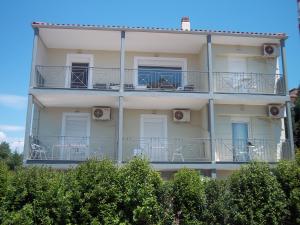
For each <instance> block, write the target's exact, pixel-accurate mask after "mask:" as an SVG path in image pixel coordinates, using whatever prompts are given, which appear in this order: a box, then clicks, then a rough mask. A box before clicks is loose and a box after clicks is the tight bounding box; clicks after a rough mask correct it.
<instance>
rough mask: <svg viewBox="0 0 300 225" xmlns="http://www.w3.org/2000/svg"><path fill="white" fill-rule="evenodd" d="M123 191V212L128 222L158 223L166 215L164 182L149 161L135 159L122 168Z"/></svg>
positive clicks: (120, 178)
mask: <svg viewBox="0 0 300 225" xmlns="http://www.w3.org/2000/svg"><path fill="white" fill-rule="evenodd" d="M119 181H120V185H121V192H122V202H121V206H120V208H121V213H122V216H123V218H124V221H125V222H126V223H130V224H158V223H159V221H160V220H161V218H163V217H164V212H163V207H162V204H161V203H160V202H159V199H161V198H163V194H162V190H163V182H162V179H161V178H160V176H159V174H158V173H157V172H156V171H154V170H153V169H152V168H151V167H150V166H149V163H148V162H146V161H145V160H142V159H140V158H136V159H133V160H132V161H131V162H129V163H128V164H126V165H125V166H124V167H122V168H121V169H120V174H119Z"/></svg>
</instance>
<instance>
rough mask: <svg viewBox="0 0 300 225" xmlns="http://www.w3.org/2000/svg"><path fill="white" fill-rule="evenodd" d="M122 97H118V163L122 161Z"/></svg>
mask: <svg viewBox="0 0 300 225" xmlns="http://www.w3.org/2000/svg"><path fill="white" fill-rule="evenodd" d="M123 101H124V99H123V96H120V97H119V119H118V163H119V164H121V163H122V161H123V116H124V110H123Z"/></svg>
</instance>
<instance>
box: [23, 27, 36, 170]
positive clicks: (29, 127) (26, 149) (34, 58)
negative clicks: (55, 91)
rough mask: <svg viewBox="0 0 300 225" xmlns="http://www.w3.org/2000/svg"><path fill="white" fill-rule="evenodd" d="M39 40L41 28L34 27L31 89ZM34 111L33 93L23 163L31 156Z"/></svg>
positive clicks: (28, 109)
mask: <svg viewBox="0 0 300 225" xmlns="http://www.w3.org/2000/svg"><path fill="white" fill-rule="evenodd" d="M38 40H39V30H38V28H35V29H34V37H33V46H32V58H31V73H30V78H29V85H28V86H29V89H30V88H32V87H34V85H35V65H36V57H37V46H38ZM32 113H33V96H32V95H31V94H29V95H28V102H27V114H26V125H25V137H24V150H23V155H24V158H23V163H24V164H25V163H26V160H27V159H28V158H29V153H30V132H31V130H30V129H31V124H32Z"/></svg>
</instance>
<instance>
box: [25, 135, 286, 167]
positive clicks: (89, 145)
mask: <svg viewBox="0 0 300 225" xmlns="http://www.w3.org/2000/svg"><path fill="white" fill-rule="evenodd" d="M289 150H290V148H289V142H288V140H270V139H247V140H244V139H236V140H232V139H220V138H219V139H216V161H217V162H228V163H243V162H249V161H253V160H257V161H266V162H278V161H279V160H280V159H289V158H290V155H289V153H290V151H289ZM122 155H123V159H122V160H123V161H124V162H127V161H129V160H130V159H132V158H133V157H144V158H146V159H147V160H149V161H150V162H153V163H186V162H187V163H201V162H210V161H211V151H210V139H207V138H156V137H152V138H136V137H125V138H123V153H122ZM91 158H96V159H99V160H101V159H111V160H113V161H116V159H117V141H116V139H115V138H110V137H107V138H104V137H102V138H93V137H67V136H38V137H30V150H29V155H28V158H27V160H63V161H85V160H88V159H91Z"/></svg>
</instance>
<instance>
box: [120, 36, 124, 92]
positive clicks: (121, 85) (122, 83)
mask: <svg viewBox="0 0 300 225" xmlns="http://www.w3.org/2000/svg"><path fill="white" fill-rule="evenodd" d="M124 80H125V31H121V49H120V93H123V92H124Z"/></svg>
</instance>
